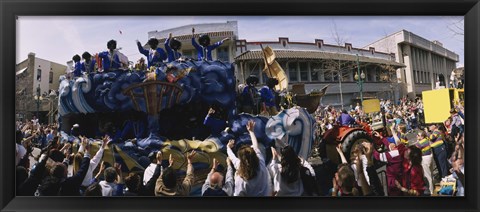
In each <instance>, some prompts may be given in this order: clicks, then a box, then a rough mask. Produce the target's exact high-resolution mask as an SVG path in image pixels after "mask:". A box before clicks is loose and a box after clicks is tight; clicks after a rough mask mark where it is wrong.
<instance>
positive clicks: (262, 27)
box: [16, 16, 464, 66]
mask: <svg viewBox="0 0 480 212" xmlns="http://www.w3.org/2000/svg"><path fill="white" fill-rule="evenodd" d="M235 20H236V21H238V31H239V38H240V39H246V40H247V41H277V40H278V37H288V38H289V40H290V41H298V42H312V43H313V42H314V39H323V40H324V42H325V43H328V44H336V42H335V40H334V36H333V32H334V31H335V28H336V31H337V32H338V34H339V37H340V38H342V40H344V41H346V42H349V43H352V45H353V47H357V48H361V47H364V46H366V45H368V44H369V43H371V42H373V41H376V40H378V39H380V38H382V37H384V36H386V35H389V34H392V33H394V32H397V31H400V30H402V29H405V30H407V31H410V32H413V33H415V34H417V35H420V36H422V37H424V38H426V39H428V40H438V41H440V42H441V43H443V46H444V47H445V48H447V49H449V50H451V51H453V52H455V53H457V54H458V55H459V56H460V61H459V62H458V63H457V66H463V64H464V41H463V40H464V39H463V36H458V35H455V34H454V33H453V32H452V30H450V29H448V26H452V24H453V23H455V22H459V21H462V20H463V17H458V16H457V17H452V16H417V17H413V16H357V17H354V16H240V17H238V16H237V17H233V16H175V17H173V16H145V17H127V16H121V17H111V16H106V17H88V16H82V17H75V16H68V17H61V16H54V17H48V16H42V17H34V16H20V17H19V18H18V21H17V41H16V42H17V55H16V58H17V63H19V62H21V61H23V60H25V59H26V58H27V55H28V53H29V52H34V53H36V56H37V57H39V58H42V59H46V60H50V61H54V62H57V63H60V64H66V62H67V61H69V60H71V58H72V56H73V55H75V54H79V55H81V54H82V53H83V52H84V51H88V52H90V53H92V54H94V53H97V52H100V51H104V50H105V49H106V42H107V41H108V40H110V39H115V40H117V43H118V44H117V46H118V47H122V50H121V51H122V52H123V53H124V54H125V55H127V56H128V57H129V60H130V61H136V60H137V59H138V58H139V57H141V56H142V55H141V54H140V53H138V50H137V47H136V44H135V40H136V39H138V40H140V41H141V42H142V43H144V42H145V41H146V40H147V37H148V35H147V32H149V31H154V30H158V31H161V30H165V29H170V28H174V27H179V26H183V25H189V24H198V23H221V22H226V21H235ZM462 23H463V22H462ZM335 26H336V27H335ZM460 26H461V28H463V25H460ZM119 30H121V31H122V34H120V32H119Z"/></svg>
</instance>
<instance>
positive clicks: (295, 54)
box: [235, 50, 405, 68]
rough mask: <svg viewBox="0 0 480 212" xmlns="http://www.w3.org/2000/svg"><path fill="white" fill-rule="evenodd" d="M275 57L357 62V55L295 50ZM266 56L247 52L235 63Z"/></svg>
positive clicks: (365, 59) (380, 61)
mask: <svg viewBox="0 0 480 212" xmlns="http://www.w3.org/2000/svg"><path fill="white" fill-rule="evenodd" d="M275 56H276V58H277V59H314V60H317V59H324V60H331V59H334V60H343V61H357V56H356V55H350V54H340V53H331V52H321V51H293V50H275ZM263 58H264V56H263V54H262V51H260V50H258V51H256V50H255V51H246V52H244V53H242V54H240V55H238V56H237V57H235V61H247V60H263ZM358 58H359V61H360V62H362V63H375V64H385V65H391V66H394V67H396V68H402V67H405V65H404V64H402V63H398V62H395V61H392V60H386V59H380V58H374V57H365V56H359V57H358Z"/></svg>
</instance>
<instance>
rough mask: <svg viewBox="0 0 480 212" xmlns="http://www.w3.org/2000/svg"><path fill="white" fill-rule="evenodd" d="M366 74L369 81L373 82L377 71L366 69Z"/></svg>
mask: <svg viewBox="0 0 480 212" xmlns="http://www.w3.org/2000/svg"><path fill="white" fill-rule="evenodd" d="M365 75H367V80H366V81H367V82H373V80H374V78H375V76H374V75H375V73H374V72H373V71H372V70H368V69H365Z"/></svg>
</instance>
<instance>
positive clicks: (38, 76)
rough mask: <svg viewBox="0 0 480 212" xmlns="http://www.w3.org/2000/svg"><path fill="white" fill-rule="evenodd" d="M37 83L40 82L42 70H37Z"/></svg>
mask: <svg viewBox="0 0 480 212" xmlns="http://www.w3.org/2000/svg"><path fill="white" fill-rule="evenodd" d="M37 81H42V69H37Z"/></svg>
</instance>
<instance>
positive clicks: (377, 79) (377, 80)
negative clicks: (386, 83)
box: [375, 69, 382, 82]
mask: <svg viewBox="0 0 480 212" xmlns="http://www.w3.org/2000/svg"><path fill="white" fill-rule="evenodd" d="M381 75H382V74H381V71H380V70H378V69H376V70H375V82H380V81H382V79H380V77H381Z"/></svg>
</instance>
